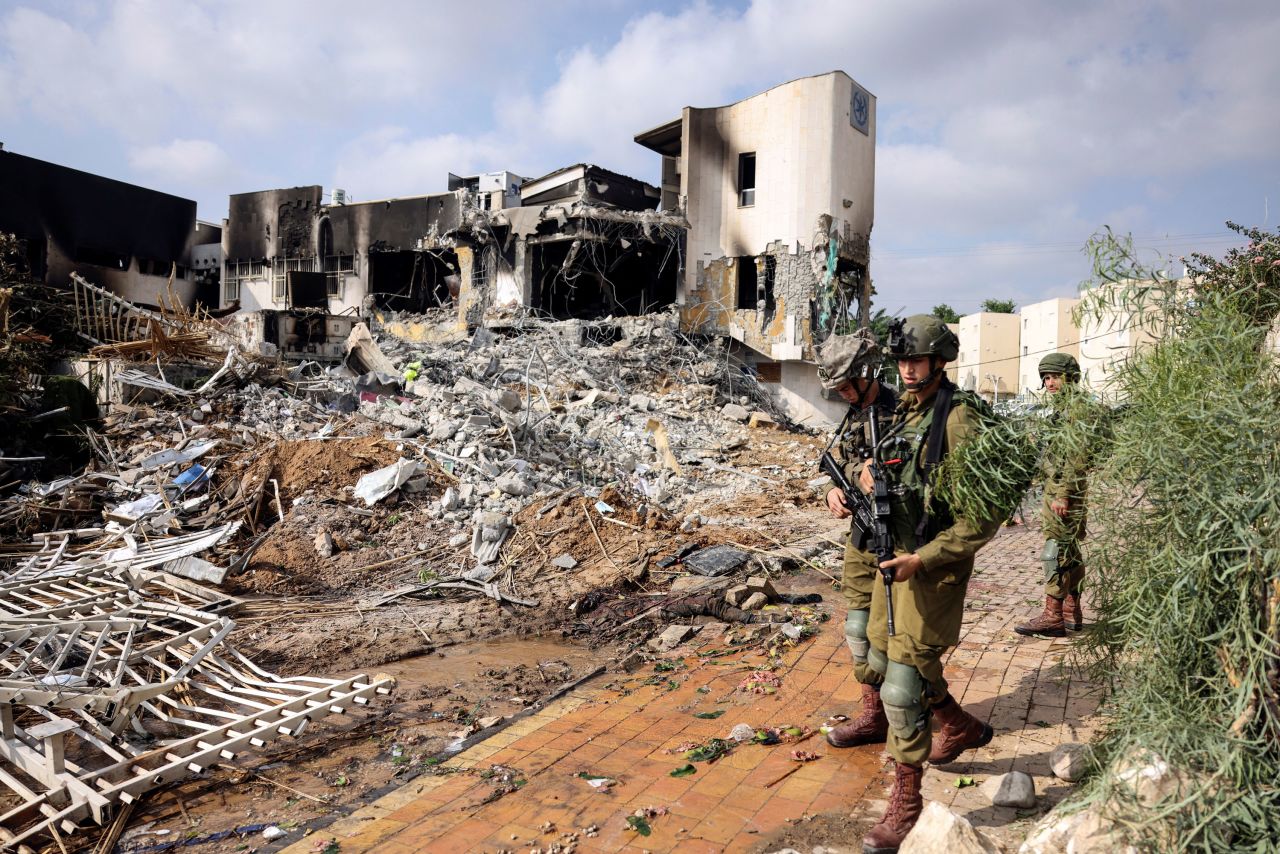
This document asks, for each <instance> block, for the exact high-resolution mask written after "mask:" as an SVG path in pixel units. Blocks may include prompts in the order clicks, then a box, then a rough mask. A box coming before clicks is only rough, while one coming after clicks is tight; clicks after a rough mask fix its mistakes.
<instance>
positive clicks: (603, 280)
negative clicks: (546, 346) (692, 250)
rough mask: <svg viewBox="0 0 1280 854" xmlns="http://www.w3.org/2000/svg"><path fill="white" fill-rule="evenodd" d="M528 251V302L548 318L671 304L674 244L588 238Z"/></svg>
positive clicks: (637, 310) (640, 311) (606, 314)
mask: <svg viewBox="0 0 1280 854" xmlns="http://www.w3.org/2000/svg"><path fill="white" fill-rule="evenodd" d="M530 250H531V256H532V270H531V273H532V276H531V279H532V293H531V304H532V305H533V306H534V307H535V308H537V309H538V310H540V311H543V312H545V313H547V314H549V315H551V316H552V317H556V318H568V317H576V318H581V319H585V320H598V319H601V318H604V317H609V316H614V317H617V316H620V315H635V314H647V313H649V312H652V311H659V310H661V309H663V308H665V307H666V306H669V305H671V303H673V302H674V301H675V297H676V277H677V275H678V272H679V262H678V256H677V248H676V246H675V244H674V243H672V244H662V243H653V242H649V241H644V240H634V239H627V238H617V239H614V240H604V239H599V238H590V237H588V238H585V239H576V240H550V241H544V242H541V243H534V244H532V245H531V246H530Z"/></svg>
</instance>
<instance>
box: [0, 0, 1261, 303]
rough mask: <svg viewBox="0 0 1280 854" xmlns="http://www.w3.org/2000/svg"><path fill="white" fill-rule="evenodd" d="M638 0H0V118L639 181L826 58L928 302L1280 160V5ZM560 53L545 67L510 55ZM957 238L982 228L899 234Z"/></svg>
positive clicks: (175, 156) (153, 166)
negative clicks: (864, 130)
mask: <svg viewBox="0 0 1280 854" xmlns="http://www.w3.org/2000/svg"><path fill="white" fill-rule="evenodd" d="M57 8H60V9H73V10H74V9H76V8H77V7H75V6H67V7H57ZM630 8H631V7H630V6H628V4H623V3H618V2H613V3H605V4H599V3H597V4H588V3H586V2H570V3H562V4H555V5H554V6H550V5H548V4H520V3H516V2H515V1H514V0H509V2H503V3H500V4H497V5H495V4H492V3H489V4H481V3H471V4H449V5H445V4H434V5H432V6H430V7H424V6H422V5H421V4H417V3H414V2H412V0H387V2H380V3H376V4H365V5H363V6H360V7H358V8H353V7H352V6H351V5H350V4H348V3H343V2H340V0H321V1H320V2H305V3H304V2H303V0H281V2H273V3H259V2H255V0H226V2H213V0H203V2H202V1H201V0H196V2H189V3H183V4H174V3H169V2H165V0H118V2H114V3H111V4H110V5H107V6H105V7H103V8H101V9H97V10H94V9H90V10H89V11H83V10H81V11H79V12H74V11H72V12H63V13H61V14H59V13H55V12H53V11H48V10H47V9H39V8H24V7H15V8H11V9H10V11H8V12H0V116H4V117H5V118H6V121H15V120H16V121H22V122H23V123H24V126H25V125H26V123H27V120H28V119H29V118H31V117H34V118H35V119H37V120H38V121H41V122H45V123H47V124H49V125H51V126H60V127H65V128H80V129H83V128H84V127H85V126H86V125H90V126H96V127H101V128H105V129H107V131H108V134H107V135H108V137H110V138H115V139H118V140H121V141H122V144H123V145H124V146H125V147H126V148H127V149H129V150H130V151H131V152H132V155H131V156H130V163H131V164H132V165H133V167H134V168H135V169H136V170H138V171H139V172H140V173H143V174H148V175H155V176H157V179H158V180H159V179H164V180H173V181H175V182H179V183H181V182H188V184H194V183H196V182H200V181H208V180H216V176H217V175H219V174H220V170H226V169H228V168H229V164H236V165H239V164H244V167H245V171H248V172H252V174H253V175H256V176H262V175H270V176H271V177H269V178H263V179H262V180H266V181H275V182H283V183H309V182H313V181H318V180H323V178H324V177H325V176H326V175H328V176H329V177H331V178H332V179H333V180H334V181H335V183H336V185H337V186H343V187H344V188H347V189H349V190H351V191H352V193H354V194H355V195H356V196H357V197H358V198H366V199H367V198H372V197H378V196H392V195H410V194H417V193H422V192H429V191H434V190H439V189H442V188H443V183H444V176H445V174H446V173H447V172H449V171H454V172H463V171H466V172H475V171H485V170H489V169H501V168H509V169H513V170H515V171H519V172H526V173H530V174H539V173H540V172H542V171H546V170H550V169H552V168H556V167H559V166H562V165H565V164H567V163H571V162H575V161H579V160H589V161H594V162H597V163H599V164H600V165H602V166H606V167H609V168H613V169H618V170H620V171H623V172H627V173H629V174H634V175H636V176H637V177H641V178H645V179H647V180H651V181H652V180H655V179H656V176H657V171H658V161H657V157H656V155H654V154H652V153H651V152H648V151H646V150H644V149H642V148H640V147H639V146H637V145H635V144H634V143H633V142H632V141H631V138H632V136H633V135H634V134H635V133H636V132H638V131H641V130H644V129H646V128H648V127H651V126H653V125H655V124H658V123H660V122H664V121H666V120H668V119H671V118H674V117H675V116H677V115H679V112H680V109H681V108H682V107H683V106H685V105H693V106H713V105H717V104H722V103H726V102H729V101H732V100H734V99H736V98H740V97H744V96H747V95H750V94H753V93H755V92H757V91H761V90H763V89H765V88H768V87H769V86H772V85H774V84H777V83H781V82H783V81H786V80H789V79H792V78H795V77H799V76H803V75H807V74H813V73H821V72H824V71H828V70H831V69H834V68H842V69H844V70H845V71H847V72H849V73H850V74H851V75H852V76H853V77H854V78H855V79H857V80H858V81H859V82H860V83H862V84H863V85H865V86H867V87H868V88H869V89H870V90H871V91H873V92H874V93H875V94H876V95H877V96H878V98H879V114H878V115H879V120H880V127H879V136H880V138H879V147H878V162H877V167H878V175H877V187H876V189H877V195H876V202H877V208H878V210H877V212H876V229H875V232H874V234H873V249H878V250H881V254H880V258H881V260H877V261H876V269H875V275H876V278H877V280H878V281H879V282H881V283H882V291H883V292H885V293H886V294H887V293H888V292H889V291H890V290H893V289H901V291H902V292H903V293H916V294H920V295H921V296H920V297H919V298H920V299H921V300H924V301H925V302H929V304H932V302H937V301H940V300H938V299H933V300H932V302H930V301H929V300H928V298H926V296H924V295H926V294H928V293H929V292H930V289H931V288H938V287H940V283H941V282H946V285H945V288H946V289H947V290H948V292H949V293H954V294H956V296H955V297H954V299H953V300H949V301H953V302H958V301H960V300H961V299H970V298H974V299H980V298H982V297H986V296H992V295H1005V294H1006V293H1007V295H1009V296H1015V297H1018V296H1019V295H1022V297H1021V299H1030V298H1033V297H1037V296H1039V295H1042V293H1044V292H1045V289H1051V288H1057V289H1062V288H1067V287H1070V286H1071V285H1073V284H1074V282H1075V281H1076V280H1078V279H1079V278H1080V277H1081V275H1082V271H1083V270H1084V265H1083V262H1082V260H1081V258H1080V257H1079V255H1077V254H1076V253H1074V252H1061V251H1059V252H1057V253H1044V252H1039V253H1021V254H1016V253H1012V252H1009V251H1007V250H1009V248H1010V247H1011V246H1012V245H1013V244H1021V245H1025V244H1029V243H1030V244H1038V243H1046V242H1047V243H1055V244H1062V243H1064V242H1070V241H1071V240H1078V241H1079V242H1080V243H1081V244H1082V243H1083V241H1084V239H1085V238H1086V237H1087V236H1088V234H1089V233H1091V232H1092V231H1093V230H1094V229H1095V228H1097V227H1098V226H1099V225H1101V224H1102V223H1103V222H1109V223H1110V224H1111V225H1113V226H1115V227H1117V228H1119V229H1121V230H1124V229H1128V228H1133V229H1135V230H1136V229H1143V230H1147V231H1148V233H1163V232H1178V231H1180V230H1182V231H1185V230H1187V229H1190V230H1194V231H1204V230H1207V229H1209V228H1211V227H1214V226H1215V225H1216V224H1215V223H1212V222H1206V219H1210V220H1218V219H1225V218H1226V216H1230V215H1232V214H1233V213H1236V211H1235V210H1227V211H1224V212H1223V214H1224V215H1221V216H1220V215H1219V213H1218V212H1217V210H1213V209H1210V210H1208V211H1207V212H1206V211H1203V210H1188V209H1185V208H1186V205H1185V203H1184V209H1176V208H1174V207H1173V206H1172V205H1173V202H1174V201H1175V200H1179V199H1185V198H1187V196H1186V194H1185V193H1183V192H1181V191H1180V190H1179V189H1178V188H1181V187H1183V186H1186V185H1188V184H1190V183H1193V182H1194V180H1195V179H1196V178H1197V177H1198V176H1202V175H1207V174H1209V173H1210V172H1213V171H1215V170H1217V171H1222V170H1224V169H1226V170H1231V169H1235V170H1237V171H1242V170H1249V169H1252V170H1254V172H1256V177H1257V181H1256V184H1255V186H1256V187H1259V188H1263V189H1258V190H1256V192H1258V193H1261V192H1267V191H1269V189H1267V188H1272V187H1274V186H1275V185H1276V183H1277V178H1280V167H1278V160H1277V153H1276V152H1277V149H1276V145H1275V140H1276V139H1278V138H1280V110H1277V109H1275V93H1276V92H1277V91H1280V51H1276V50H1275V49H1274V46H1275V45H1276V44H1277V43H1280V16H1277V15H1275V13H1274V9H1273V4H1269V3H1264V2H1260V0H1259V2H1249V0H1223V2H1221V3H1216V4H1211V5H1210V4H1192V3H1185V2H1180V0H1140V2H1136V3H1127V4H1118V5H1117V4H1114V3H1105V2H1103V0H1080V2H1077V3H1071V4H1065V3H1055V2H1052V0H1040V1H1039V2H1027V3H1015V4H1010V3H1007V2H1003V0H973V2H969V3H954V2H949V0H909V2H903V3H893V4H890V3H863V4H850V3H848V2H847V0H754V2H752V3H750V5H749V6H747V7H746V8H745V9H739V8H736V7H734V6H730V5H715V4H713V3H711V2H693V3H691V4H689V5H688V6H686V7H684V8H682V9H678V10H676V11H673V12H657V11H654V12H649V11H645V12H640V13H636V14H634V15H633V16H632V17H631V18H630V19H629V20H626V21H625V23H615V22H614V21H611V20H609V19H610V18H620V17H621V16H622V15H626V14H630V13H629V11H628V10H629V9H630ZM601 33H603V35H601ZM555 50H559V51H560V53H559V54H558V55H556V54H554V53H553V51H555ZM553 57H554V61H556V62H558V67H556V68H555V73H554V74H553V75H552V76H551V78H550V79H549V80H547V79H544V77H543V76H541V75H539V74H533V73H522V72H528V71H529V70H530V69H537V68H538V67H539V64H543V65H549V64H551V63H552V62H553ZM522 63H523V64H522ZM530 81H538V82H530ZM201 141H203V142H204V143H207V144H208V146H213V147H212V148H210V147H201V146H200V145H198V143H199V142H201ZM184 146H185V148H184ZM267 163H271V164H273V165H271V166H268V165H266V164H267ZM183 170H186V172H185V174H184V172H183ZM317 173H319V174H317ZM221 174H230V173H227V172H225V171H224V172H222V173H221ZM166 175H168V176H171V177H170V178H165V177H164V176H166ZM1251 177H1252V175H1251ZM237 180H240V181H246V180H248V178H247V177H246V176H245V175H244V173H243V172H242V173H241V174H240V176H239V177H238V178H237ZM1241 183H1242V184H1244V183H1246V182H1241ZM267 185H269V184H264V186H267ZM252 188H253V187H252V186H249V185H243V184H242V185H240V186H237V187H235V188H233V189H235V190H236V191H239V190H244V189H252ZM1171 188H1173V189H1171ZM1215 203H1217V204H1219V205H1227V204H1240V205H1243V204H1246V203H1247V204H1248V205H1249V210H1248V211H1247V213H1252V212H1253V211H1254V210H1256V209H1257V208H1258V207H1260V205H1261V200H1260V199H1258V198H1253V197H1250V198H1249V199H1247V200H1238V199H1234V198H1223V199H1216V200H1215ZM1243 215H1244V214H1242V216H1243ZM955 245H964V246H969V247H973V250H972V251H971V252H970V253H969V254H968V255H967V256H965V257H963V258H955V257H952V258H944V257H938V256H936V255H934V256H930V257H922V258H917V259H911V258H908V257H906V256H905V255H904V254H903V253H902V252H901V250H902V249H903V248H906V247H922V248H929V247H949V246H955ZM1001 247H1003V249H1002V248H1001ZM893 249H897V250H899V252H898V254H896V255H895V254H893V253H892V252H884V251H883V250H893ZM983 252H986V253H987V254H985V255H983V254H981V253H983ZM891 280H892V282H891ZM1037 289H1039V290H1037ZM892 301H893V300H892V299H887V302H886V304H887V303H888V302H892ZM895 307H896V305H895ZM909 307H919V306H909ZM925 307H927V305H926V306H925Z"/></svg>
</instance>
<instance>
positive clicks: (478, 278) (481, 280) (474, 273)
mask: <svg viewBox="0 0 1280 854" xmlns="http://www.w3.org/2000/svg"><path fill="white" fill-rule="evenodd" d="M492 263H493V258H492V250H491V249H487V248H486V249H483V250H481V251H479V252H477V253H475V255H473V256H472V258H471V287H472V288H474V289H475V290H476V291H477V292H479V291H482V290H484V289H485V288H487V287H488V286H489V278H490V276H491V272H490V268H491V265H492Z"/></svg>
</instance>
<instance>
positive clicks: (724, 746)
mask: <svg viewBox="0 0 1280 854" xmlns="http://www.w3.org/2000/svg"><path fill="white" fill-rule="evenodd" d="M728 752H729V742H727V741H725V740H724V739H723V738H713V739H711V740H710V741H708V742H707V743H706V744H703V745H701V746H699V747H695V748H694V749H693V750H690V751H687V752H686V753H685V755H684V758H685V759H692V760H693V761H694V762H714V761H715V760H717V759H719V758H720V757H721V756H723V755H724V754H726V753H728Z"/></svg>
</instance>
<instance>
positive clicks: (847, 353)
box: [818, 326, 883, 391]
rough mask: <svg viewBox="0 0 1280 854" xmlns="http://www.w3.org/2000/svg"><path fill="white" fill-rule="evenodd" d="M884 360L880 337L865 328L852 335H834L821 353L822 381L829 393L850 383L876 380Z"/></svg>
mask: <svg viewBox="0 0 1280 854" xmlns="http://www.w3.org/2000/svg"><path fill="white" fill-rule="evenodd" d="M882 361H883V357H882V356H881V353H880V342H878V341H876V334H875V333H874V332H872V331H871V330H870V329H869V328H867V327H865V326H864V327H862V328H861V329H858V330H857V331H855V332H853V333H852V334H849V335H832V336H831V337H830V338H828V339H827V340H826V341H825V342H824V343H823V345H822V349H821V350H820V351H819V353H818V379H819V380H821V381H822V387H823V388H824V389H826V390H827V391H835V390H836V388H837V387H839V386H840V385H842V384H843V383H844V382H845V381H846V380H852V379H857V378H859V377H861V378H865V379H875V377H876V376H878V375H879V373H880V365H881V362H882Z"/></svg>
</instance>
